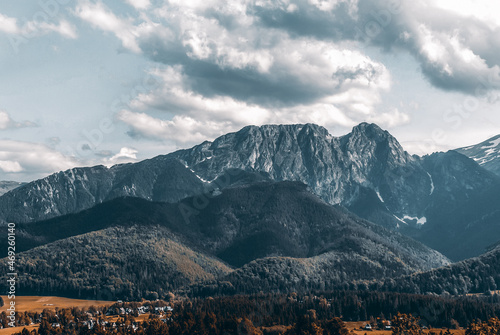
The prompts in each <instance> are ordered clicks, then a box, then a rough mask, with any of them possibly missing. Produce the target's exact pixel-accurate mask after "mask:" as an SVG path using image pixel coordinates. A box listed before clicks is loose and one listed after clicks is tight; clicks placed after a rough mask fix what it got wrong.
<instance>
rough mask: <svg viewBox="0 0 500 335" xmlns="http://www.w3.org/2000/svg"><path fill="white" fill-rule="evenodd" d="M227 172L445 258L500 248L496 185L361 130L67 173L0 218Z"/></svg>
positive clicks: (10, 200) (469, 167) (171, 198)
mask: <svg viewBox="0 0 500 335" xmlns="http://www.w3.org/2000/svg"><path fill="white" fill-rule="evenodd" d="M228 169H240V170H245V171H253V172H256V173H260V174H261V175H262V176H265V177H266V178H268V179H271V180H275V181H282V180H294V181H301V182H303V183H305V184H306V185H308V186H309V187H310V189H311V191H312V192H314V193H315V194H316V195H318V196H319V197H320V198H321V199H323V200H324V201H326V202H328V203H330V204H340V205H342V206H344V207H346V208H347V209H349V210H351V211H352V212H354V213H355V214H357V215H359V216H361V217H363V218H365V219H367V220H369V221H372V222H375V223H378V224H380V225H382V226H384V227H386V228H390V229H394V230H399V231H401V232H402V233H404V234H407V235H409V236H411V237H413V238H415V239H417V240H419V241H421V242H423V243H424V244H427V245H429V246H431V247H432V248H434V249H436V250H438V251H440V252H442V253H443V254H445V255H446V256H447V257H449V258H451V259H452V260H461V259H465V258H468V257H472V256H477V255H479V254H481V253H482V252H484V251H485V249H486V248H487V247H488V246H489V245H491V244H493V243H495V242H497V241H498V240H500V226H499V225H497V224H496V222H498V220H500V211H499V210H498V209H499V208H500V197H498V196H497V195H498V194H500V177H498V176H496V175H494V174H493V173H491V172H490V171H487V170H486V169H484V168H482V167H481V166H479V165H478V164H477V163H476V162H474V161H473V160H472V159H469V158H467V157H466V156H464V155H461V154H459V153H457V152H454V151H451V152H447V153H435V154H432V155H430V156H425V157H418V156H412V155H410V154H408V153H407V152H406V151H404V150H403V148H402V147H401V145H400V144H399V143H398V142H397V140H396V139H395V138H394V137H393V136H391V135H390V134H389V133H388V132H387V131H384V130H382V129H380V128H379V127H378V126H377V125H375V124H367V123H362V124H360V125H358V126H356V127H354V128H353V130H352V132H351V133H349V134H347V135H345V136H341V137H333V136H331V135H330V134H329V133H328V131H327V130H326V129H324V128H322V127H320V126H317V125H313V124H306V125H267V126H262V127H255V126H248V127H245V128H243V129H242V130H240V131H238V132H236V133H230V134H227V135H223V136H221V137H219V138H217V139H216V140H214V141H213V142H204V143H202V144H200V145H197V146H195V147H193V148H191V149H186V150H179V151H176V152H174V153H171V154H168V155H163V156H158V157H155V158H152V159H149V160H146V161H142V162H139V163H135V164H122V165H116V166H113V167H111V168H107V167H104V166H96V167H91V168H74V169H71V170H68V171H65V172H60V173H57V174H53V175H51V176H49V177H47V178H44V179H40V180H37V181H34V182H31V183H29V184H27V185H24V186H22V187H19V188H17V189H15V190H13V191H11V192H9V193H7V194H5V195H3V196H1V197H0V218H1V219H2V220H3V221H4V222H6V221H9V222H10V221H12V222H16V223H27V222H35V221H40V220H44V219H48V218H52V217H57V216H60V215H64V214H69V213H76V212H78V211H81V210H84V209H88V208H91V207H92V206H94V205H96V204H99V203H102V202H103V201H107V200H111V199H114V198H117V197H122V196H132V197H140V198H143V199H147V200H151V201H167V202H176V201H179V200H181V199H183V198H185V197H187V196H192V195H196V194H200V193H203V192H204V190H205V189H207V188H211V187H213V186H214V184H213V182H214V181H215V180H216V179H217V178H221V177H223V176H224V174H225V173H226V171H227V170H228ZM457 241H460V244H457V243H456V242H457Z"/></svg>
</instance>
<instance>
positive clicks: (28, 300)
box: [0, 295, 114, 335]
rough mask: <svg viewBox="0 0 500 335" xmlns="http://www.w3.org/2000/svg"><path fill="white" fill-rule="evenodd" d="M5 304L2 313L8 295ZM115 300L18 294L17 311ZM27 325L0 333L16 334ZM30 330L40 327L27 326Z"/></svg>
mask: <svg viewBox="0 0 500 335" xmlns="http://www.w3.org/2000/svg"><path fill="white" fill-rule="evenodd" d="M1 297H2V299H3V301H4V303H5V305H4V306H2V307H0V313H1V312H4V311H6V310H7V308H8V304H9V301H10V300H9V299H8V298H7V296H5V295H2V296H1ZM113 303H114V301H99V300H80V299H69V298H61V297H39V296H16V311H17V312H25V311H30V312H42V311H43V310H44V309H51V310H55V309H56V307H58V308H68V307H80V308H84V307H90V306H92V305H93V306H106V305H112V304H113ZM23 328H25V327H14V328H5V329H0V335H7V334H9V335H10V334H14V333H17V332H20V331H21V330H23ZM26 328H28V329H29V330H32V329H35V328H38V325H32V326H28V327H26Z"/></svg>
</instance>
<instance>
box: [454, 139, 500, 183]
mask: <svg viewBox="0 0 500 335" xmlns="http://www.w3.org/2000/svg"><path fill="white" fill-rule="evenodd" d="M456 151H457V152H459V153H461V154H462V155H465V156H467V157H469V158H472V159H473V160H475V161H476V162H477V163H478V164H479V165H481V166H482V167H484V168H485V169H487V170H489V171H491V172H493V173H495V174H496V175H498V176H500V135H497V136H494V137H492V138H490V139H488V140H486V141H484V142H481V143H479V144H476V145H471V146H468V147H464V148H460V149H456Z"/></svg>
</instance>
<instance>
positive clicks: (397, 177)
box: [171, 123, 431, 216]
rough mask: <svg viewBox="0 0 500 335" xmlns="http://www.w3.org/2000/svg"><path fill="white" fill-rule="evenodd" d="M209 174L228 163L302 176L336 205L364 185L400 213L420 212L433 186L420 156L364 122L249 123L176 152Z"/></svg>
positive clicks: (284, 176) (206, 176) (215, 173)
mask: <svg viewBox="0 0 500 335" xmlns="http://www.w3.org/2000/svg"><path fill="white" fill-rule="evenodd" d="M171 156H172V157H176V158H178V159H180V160H182V161H183V162H185V163H186V165H188V166H189V167H190V168H191V169H193V170H194V171H195V172H196V173H197V174H199V175H201V176H203V178H204V179H207V180H212V179H214V178H215V177H217V176H218V175H219V174H220V173H221V171H223V170H224V169H227V168H240V169H252V170H257V171H264V172H266V173H268V174H269V175H270V176H271V178H273V179H275V180H300V181H302V182H304V183H306V184H308V185H309V186H310V187H311V188H312V189H313V190H314V192H315V193H316V194H318V195H319V196H320V197H321V198H323V199H324V200H326V201H328V202H329V203H332V204H343V205H347V206H348V205H350V204H351V203H352V202H353V201H355V200H356V197H357V194H358V192H359V187H360V186H362V187H368V188H371V189H373V190H375V191H376V192H377V194H378V195H379V198H380V200H381V201H382V202H384V203H385V205H386V206H388V208H389V209H390V210H391V211H393V212H395V213H397V214H412V215H413V216H415V215H419V214H421V213H418V211H419V210H420V208H421V207H422V205H421V203H422V202H423V201H424V200H420V199H425V198H426V197H427V196H428V195H429V193H430V189H431V182H430V178H429V176H428V175H427V173H426V172H425V170H424V169H423V167H422V166H421V164H420V163H419V161H418V160H417V159H415V158H413V157H412V156H410V155H409V154H408V153H407V152H405V151H404V150H403V148H402V147H401V145H400V144H399V143H398V142H397V140H396V139H395V138H394V137H392V136H391V135H390V134H389V133H388V132H386V131H383V130H382V129H380V128H379V127H378V126H377V125H374V124H367V123H362V124H360V125H359V126H357V127H355V128H353V131H352V132H351V133H350V134H348V135H345V136H343V137H333V136H331V135H330V134H328V131H327V130H326V129H324V128H322V127H320V126H317V125H312V124H306V125H277V126H273V125H271V126H262V127H254V126H250V127H246V128H243V129H242V130H240V131H239V132H237V133H231V134H227V135H224V136H222V137H220V138H218V139H216V140H215V141H214V142H212V143H211V142H205V143H203V144H201V145H199V146H196V147H194V148H192V149H189V150H181V151H178V152H175V153H173V154H171Z"/></svg>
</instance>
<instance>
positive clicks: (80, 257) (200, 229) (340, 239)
mask: <svg viewBox="0 0 500 335" xmlns="http://www.w3.org/2000/svg"><path fill="white" fill-rule="evenodd" d="M199 198H200V197H199V196H197V197H190V198H186V199H184V200H182V201H181V202H179V203H176V204H170V203H154V202H149V201H146V200H143V199H138V198H119V199H114V200H112V201H109V202H105V203H102V204H99V205H97V206H95V207H94V208H91V209H88V210H85V211H83V212H81V213H77V214H71V215H66V216H63V217H59V218H54V219H50V220H47V221H43V222H39V223H35V224H24V225H19V226H18V227H17V230H18V241H19V245H24V246H25V247H27V248H31V249H30V250H28V251H24V252H21V253H19V254H18V255H19V257H18V260H17V264H18V265H17V267H18V269H19V272H20V273H24V274H25V275H23V279H22V282H23V284H22V287H23V292H24V290H26V291H29V292H34V291H36V290H39V291H40V292H45V293H48V292H49V291H50V290H52V291H50V292H53V290H56V289H57V290H60V292H68V293H67V294H72V295H75V294H77V293H78V292H79V291H75V290H77V288H78V287H79V285H80V286H81V287H80V289H81V291H80V293H78V294H80V295H81V294H82V293H81V292H86V294H91V293H92V292H91V287H93V286H96V285H99V286H100V287H108V286H109V285H112V282H113V281H117V284H116V285H117V287H118V288H117V291H116V292H115V291H113V294H115V295H120V294H125V293H126V292H129V291H130V290H132V292H136V291H137V290H139V291H141V292H143V291H144V290H145V289H149V290H153V288H154V290H158V289H159V288H160V287H161V284H160V280H161V281H163V282H168V283H169V285H170V286H168V285H167V287H168V289H175V288H180V287H181V286H184V285H191V284H195V285H197V284H200V282H203V281H212V280H221V279H222V280H225V281H230V280H231V281H234V280H232V279H230V278H229V277H226V276H225V275H226V274H227V273H228V271H229V270H228V268H227V266H226V267H225V266H222V265H221V264H223V263H222V262H220V261H218V260H217V259H220V260H222V261H223V262H225V263H227V264H229V265H231V266H233V267H242V268H241V269H240V270H238V271H240V272H239V275H238V276H242V277H241V278H252V277H253V276H254V274H255V273H261V272H260V270H259V269H260V268H261V267H262V266H261V264H268V263H269V259H274V260H276V261H275V265H273V266H271V267H269V274H268V275H266V278H272V277H275V278H279V277H281V276H283V275H284V274H286V273H294V272H296V271H299V272H300V271H302V270H304V271H305V272H304V273H302V274H301V275H302V276H304V275H307V274H308V273H309V274H310V273H311V271H316V270H318V272H317V273H316V274H315V275H314V276H315V278H316V279H315V281H314V283H328V282H330V283H331V285H334V284H335V285H338V284H341V283H342V282H343V281H346V282H350V281H353V280H367V279H373V278H377V279H382V278H385V277H395V276H399V275H402V274H410V273H413V272H415V271H423V270H428V269H430V268H433V267H439V266H442V265H446V264H449V262H448V260H447V259H446V258H445V257H444V256H442V255H441V254H439V253H438V252H436V251H434V250H432V249H430V248H428V247H425V246H424V245H422V244H421V243H419V242H416V241H414V240H412V239H410V238H408V237H405V236H402V235H400V234H398V233H395V232H391V231H389V230H387V229H385V228H383V227H381V226H379V225H376V224H373V223H370V222H367V221H365V220H363V219H360V218H359V217H356V216H354V215H353V214H351V213H349V212H348V211H347V210H345V209H343V208H341V207H338V206H332V205H329V204H327V203H326V202H324V201H322V200H320V199H319V198H318V197H317V196H315V195H313V194H311V193H310V192H308V190H307V187H306V185H304V184H302V183H299V182H258V183H253V184H250V185H234V186H231V187H228V188H226V189H224V190H222V191H221V192H220V193H219V194H216V195H213V194H212V195H211V197H210V198H207V201H206V202H203V205H200V204H201V203H199V202H198V201H199ZM196 206H197V207H196ZM196 208H197V209H196ZM186 211H187V212H186ZM186 213H189V215H186ZM74 235H77V236H74ZM171 241H174V242H175V243H177V244H176V245H180V246H181V247H182V248H184V249H185V250H184V249H182V248H181V247H178V246H175V248H176V249H175V250H180V249H179V248H181V249H182V250H180V251H175V250H172V248H174V246H172V242H171ZM28 242H31V243H32V245H31V246H30V245H29V243H28ZM37 243H38V244H44V245H42V246H38V247H35V248H33V246H34V245H36V244H37ZM47 243H48V244H47ZM188 249H189V250H188ZM143 253H144V255H142V254H143ZM156 253H158V255H159V257H158V258H155V256H154V255H155V254H156ZM186 255H187V256H186ZM190 255H191V256H190ZM183 257H184V258H183ZM185 257H187V258H185ZM176 259H180V260H179V261H175V260H176ZM284 260H285V262H283V261H284ZM174 261H175V262H174ZM2 262H6V259H5V258H4V259H3V260H2ZM172 262H174V263H175V264H174V263H172ZM193 262H195V263H196V264H198V265H199V266H201V267H202V269H203V271H202V270H197V271H195V273H194V274H193V273H192V272H193V271H194V270H192V269H193V268H197V269H199V268H198V267H197V266H196V265H195V264H193ZM126 264H130V266H129V267H127V266H128V265H126ZM182 264H186V266H187V268H184V266H183V265H182ZM190 264H191V265H190ZM204 266H205V267H204ZM295 266H297V267H296V268H294V267H295ZM122 267H123V269H122ZM86 268H88V269H89V270H88V271H86V270H85V269H86ZM301 269H302V270H301ZM306 270H307V271H306ZM256 271H257V272H256ZM143 273H148V274H149V275H144V276H146V277H145V278H143V277H142V276H143ZM153 273H154V274H155V275H153ZM28 274H29V275H28ZM136 274H138V275H136ZM209 274H213V276H212V277H211V276H210V275H209ZM215 274H218V275H217V276H216V275H215ZM109 276H111V279H110V280H108V279H107V278H108V277H109ZM122 276H123V278H122ZM148 276H149V277H148ZM237 278H239V277H237ZM266 278H264V279H265V280H268V279H266ZM283 278H284V280H287V278H288V279H290V278H291V277H290V275H285V276H284V277H283ZM276 280H277V279H276ZM137 281H140V284H139V283H138V282H137ZM4 282H5V281H4ZM234 282H235V283H236V282H239V283H242V282H244V281H243V279H238V280H237V281H234ZM78 283H80V284H78ZM278 283H279V281H276V282H275V283H274V284H273V285H274V286H272V287H273V290H280V286H279V285H278ZM296 284H297V285H296V287H297V288H298V289H299V288H300V290H307V289H308V287H311V285H313V283H310V282H307V281H299V282H297V283H296ZM315 285H320V284H315ZM147 287H149V288H147ZM108 289H109V290H111V288H110V287H109V288H108ZM124 292H125V293H124ZM130 294H131V293H130V292H129V293H128V295H130ZM134 294H135V293H134ZM137 294H138V293H137Z"/></svg>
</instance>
